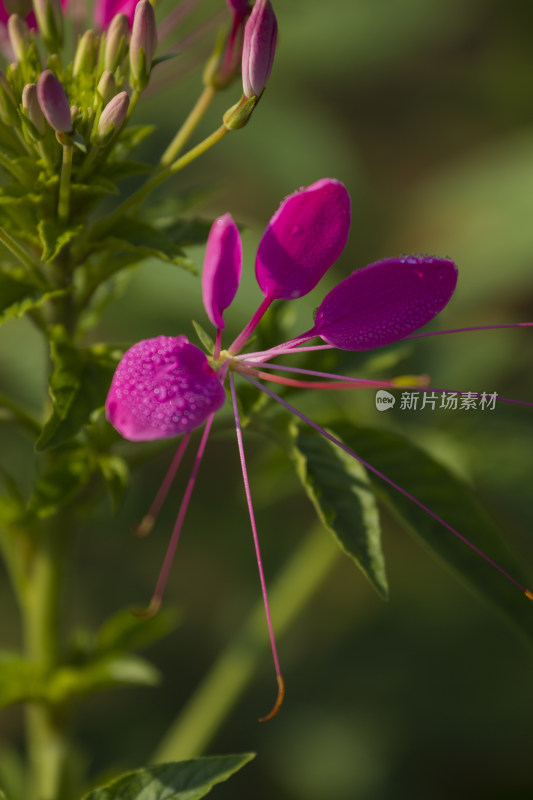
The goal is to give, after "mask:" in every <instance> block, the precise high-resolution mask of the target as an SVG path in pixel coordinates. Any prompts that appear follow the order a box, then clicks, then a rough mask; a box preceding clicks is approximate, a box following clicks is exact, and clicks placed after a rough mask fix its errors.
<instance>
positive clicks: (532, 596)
mask: <svg viewBox="0 0 533 800" xmlns="http://www.w3.org/2000/svg"><path fill="white" fill-rule="evenodd" d="M243 377H244V378H245V379H246V380H247V381H249V382H250V383H252V384H253V385H254V386H256V387H257V388H258V389H261V391H263V392H265V393H266V394H268V395H269V397H272V399H273V400H275V401H276V402H278V403H280V404H281V405H282V406H284V407H285V408H286V409H288V410H289V411H290V412H291V413H292V414H295V415H296V416H297V417H299V419H301V420H303V421H304V422H306V423H307V424H308V425H310V426H311V427H312V428H314V429H315V430H316V431H318V433H320V434H322V436H324V437H325V438H326V439H328V440H329V441H330V442H332V443H333V444H335V445H337V447H339V448H340V449H341V450H344V452H345V453H347V454H348V455H349V456H351V457H352V458H355V460H356V461H358V462H359V463H360V464H362V465H363V466H364V467H365V468H366V469H368V470H369V471H370V472H372V473H373V474H374V475H377V477H378V478H381V480H383V481H385V483H388V484H389V486H392V487H393V489H396V490H397V491H398V492H400V494H403V495H404V497H407V498H408V499H409V500H411V502H413V503H414V504H415V505H417V506H418V507H419V508H421V509H422V511H425V512H426V514H429V516H430V517H433V519H435V520H436V521H437V522H439V523H440V524H441V525H443V526H444V527H445V528H447V529H448V530H449V531H450V532H451V533H453V534H454V536H456V537H457V538H458V539H460V540H461V541H462V542H463V543H464V544H466V545H467V547H470V549H471V550H473V551H474V552H475V553H477V554H478V555H479V556H481V558H483V559H484V560H485V561H486V562H487V563H489V564H490V565H491V566H492V567H494V569H497V570H498V572H500V573H501V574H502V575H503V576H504V577H505V578H507V580H509V581H511V583H514V585H515V586H517V587H518V588H519V589H521V590H522V592H523V593H524V594H525V595H526V597H528V598H529V599H530V600H533V594H532V592H531V591H530V590H529V589H526V587H525V586H522V584H521V583H519V582H518V581H517V580H516V578H513V576H512V575H510V574H509V573H508V572H506V570H504V569H503V567H500V565H499V564H497V563H496V562H495V561H493V560H492V559H491V558H490V557H489V556H488V555H486V553H484V552H483V551H482V550H480V549H479V547H476V545H475V544H473V543H472V542H470V541H469V540H468V539H467V538H466V537H465V536H463V535H462V534H461V533H459V531H456V530H455V528H452V526H451V525H449V524H448V523H447V522H446V521H445V520H443V519H442V517H439V516H438V514H435V512H434V511H432V510H431V509H430V508H428V506H426V505H424V503H422V502H421V501H420V500H417V498H416V497H413V495H411V494H409V492H407V491H406V490H405V489H403V488H402V487H401V486H399V485H398V484H397V483H395V482H394V481H393V480H391V479H390V478H388V477H387V476H386V475H384V474H383V472H380V470H378V469H376V467H373V466H372V464H369V463H368V461H365V459H363V458H361V456H358V455H357V453H355V452H354V451H353V450H351V449H350V448H349V447H348V446H347V445H345V444H344V442H341V441H340V439H337V438H336V437H335V436H333V435H332V434H331V433H328V431H326V430H325V429H324V428H322V427H321V426H320V425H318V424H317V423H316V422H313V420H312V419H310V418H309V417H307V416H306V415H305V414H303V413H302V412H301V411H299V410H298V409H297V408H295V407H294V406H293V405H291V404H290V403H288V402H287V401H286V400H285V399H284V398H283V397H280V396H279V395H277V394H276V393H275V392H273V391H271V390H270V389H269V388H268V387H266V386H263V385H262V384H261V383H259V382H258V381H256V380H255V379H254V378H251V377H250V376H248V375H244V376H243Z"/></svg>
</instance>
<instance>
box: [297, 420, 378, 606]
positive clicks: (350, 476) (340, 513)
mask: <svg viewBox="0 0 533 800" xmlns="http://www.w3.org/2000/svg"><path fill="white" fill-rule="evenodd" d="M290 435H291V439H292V448H291V450H292V452H291V456H292V458H293V459H294V461H295V463H296V469H297V472H298V476H299V478H300V480H301V481H302V483H303V485H304V488H305V490H306V492H307V494H308V496H309V498H310V500H311V502H312V503H313V505H314V507H315V509H316V511H317V514H318V516H319V518H320V520H321V522H322V523H323V524H324V525H325V527H326V528H327V529H328V530H329V531H331V533H332V534H333V535H334V536H335V538H336V539H337V541H338V543H339V544H340V546H341V547H342V549H343V550H344V552H345V553H347V554H348V555H349V556H351V558H353V560H354V561H355V563H356V564H357V566H358V567H359V568H360V569H361V570H362V571H363V572H364V574H365V575H366V577H367V578H368V579H369V581H370V582H371V584H372V585H373V586H374V588H375V589H376V590H377V591H378V593H379V594H380V595H381V596H382V597H383V598H387V595H388V587H387V578H386V575H385V559H384V557H383V552H382V550H381V531H380V525H379V514H378V509H377V505H376V499H375V496H374V492H373V491H372V488H371V486H370V482H369V480H368V476H367V473H366V470H365V469H364V467H362V466H361V464H359V463H358V462H357V461H355V459H353V458H352V457H351V456H349V455H348V454H347V453H344V452H343V451H342V450H340V449H339V448H338V447H337V446H336V445H334V444H333V443H332V442H330V441H328V440H327V439H325V438H324V437H323V436H321V434H319V433H318V432H317V431H314V430H312V429H309V428H304V427H303V426H302V425H301V424H299V423H298V422H296V421H291V425H290Z"/></svg>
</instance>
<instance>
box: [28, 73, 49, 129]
mask: <svg viewBox="0 0 533 800" xmlns="http://www.w3.org/2000/svg"><path fill="white" fill-rule="evenodd" d="M22 108H23V109H24V111H25V112H26V116H27V117H28V119H29V120H30V122H31V123H32V125H33V127H34V128H35V130H36V132H37V134H38V136H39V137H42V136H44V135H45V133H46V120H45V118H44V114H43V112H42V111H41V106H40V105H39V99H38V97H37V86H36V85H35V83H27V84H26V86H25V87H24V89H23V90H22Z"/></svg>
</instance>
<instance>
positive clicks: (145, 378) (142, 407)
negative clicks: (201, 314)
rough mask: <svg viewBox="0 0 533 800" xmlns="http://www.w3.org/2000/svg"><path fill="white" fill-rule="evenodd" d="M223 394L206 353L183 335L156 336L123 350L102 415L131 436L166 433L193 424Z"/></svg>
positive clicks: (136, 438)
mask: <svg viewBox="0 0 533 800" xmlns="http://www.w3.org/2000/svg"><path fill="white" fill-rule="evenodd" d="M225 396H226V395H225V392H224V389H223V388H222V386H221V384H220V382H219V380H218V378H217V376H216V374H215V372H214V371H213V370H212V369H211V367H210V366H209V363H208V361H207V358H206V356H205V354H204V353H203V352H202V351H201V350H200V349H199V348H198V347H195V345H193V344H190V343H189V340H188V339H187V337H186V336H157V337H156V338H155V339H144V340H143V341H141V342H138V343H137V344H134V345H133V347H130V349H129V350H127V351H126V352H125V353H124V355H123V357H122V359H121V360H120V362H119V365H118V367H117V369H116V371H115V375H114V377H113V382H112V383H111V388H110V390H109V394H108V396H107V400H106V404H105V409H106V417H107V419H108V420H109V422H110V423H111V424H112V425H113V427H115V428H116V429H117V431H118V432H119V433H120V434H121V435H122V436H123V437H124V438H125V439H129V440H130V441H133V442H140V441H151V440H153V439H166V438H169V437H172V436H179V435H180V434H182V433H185V432H186V431H189V430H192V429H193V428H197V427H198V426H199V425H201V424H202V423H203V422H204V421H205V420H206V419H207V417H208V416H209V415H210V414H212V413H213V412H215V411H218V409H219V408H220V407H221V406H222V405H223V404H224V400H225Z"/></svg>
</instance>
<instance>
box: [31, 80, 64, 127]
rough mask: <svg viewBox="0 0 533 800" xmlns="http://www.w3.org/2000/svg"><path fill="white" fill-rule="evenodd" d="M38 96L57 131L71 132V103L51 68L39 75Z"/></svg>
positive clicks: (47, 117) (43, 110) (42, 107)
mask: <svg viewBox="0 0 533 800" xmlns="http://www.w3.org/2000/svg"><path fill="white" fill-rule="evenodd" d="M37 97H38V98H39V105H40V106H41V110H42V112H43V114H44V116H45V117H46V120H47V122H48V124H49V125H50V126H51V127H52V128H53V129H54V130H55V131H57V133H70V131H71V130H72V120H71V116H70V103H69V101H68V97H67V95H66V93H65V90H64V89H63V86H62V85H61V83H60V82H59V81H58V79H57V78H56V76H55V75H54V73H53V72H52V71H51V70H49V69H47V70H45V71H44V72H42V73H41V74H40V75H39V80H38V81H37Z"/></svg>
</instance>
